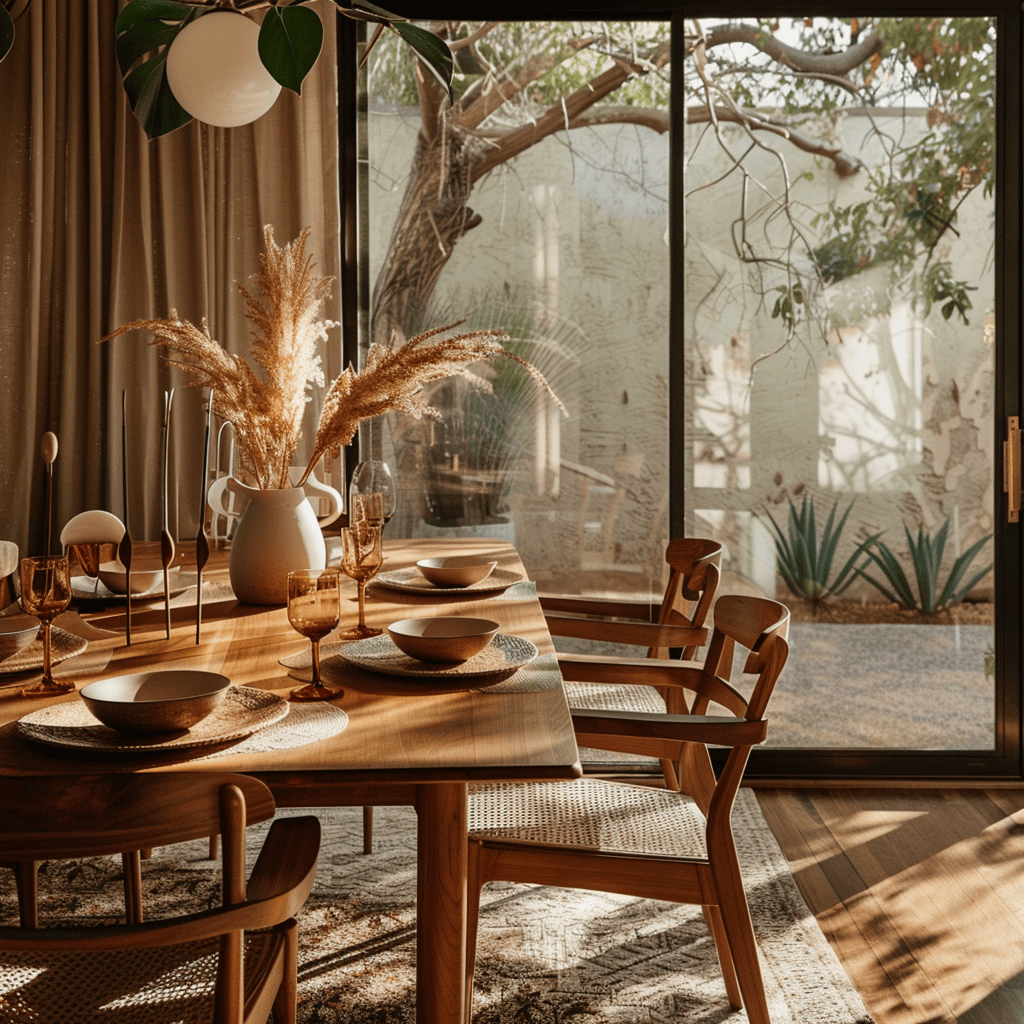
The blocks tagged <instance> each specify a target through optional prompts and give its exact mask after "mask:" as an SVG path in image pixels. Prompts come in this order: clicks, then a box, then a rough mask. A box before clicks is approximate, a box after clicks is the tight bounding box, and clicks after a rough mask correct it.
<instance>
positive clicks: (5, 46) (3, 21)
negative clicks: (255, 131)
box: [0, 3, 14, 60]
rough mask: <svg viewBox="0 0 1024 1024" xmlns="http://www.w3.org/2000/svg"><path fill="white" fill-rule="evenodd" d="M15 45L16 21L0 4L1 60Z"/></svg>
mask: <svg viewBox="0 0 1024 1024" xmlns="http://www.w3.org/2000/svg"><path fill="white" fill-rule="evenodd" d="M13 45H14V19H13V18H12V17H11V14H10V12H9V11H8V10H7V8H6V7H4V5H3V4H2V3H0V60H3V59H4V57H6V56H7V54H8V53H9V52H10V49H11V47H12V46H13Z"/></svg>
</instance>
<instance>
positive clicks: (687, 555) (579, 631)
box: [540, 537, 722, 789]
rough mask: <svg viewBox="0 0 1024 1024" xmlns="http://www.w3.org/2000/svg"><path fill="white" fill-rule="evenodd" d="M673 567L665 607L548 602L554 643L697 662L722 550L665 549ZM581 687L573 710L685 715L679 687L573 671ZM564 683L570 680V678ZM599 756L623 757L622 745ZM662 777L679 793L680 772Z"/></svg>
mask: <svg viewBox="0 0 1024 1024" xmlns="http://www.w3.org/2000/svg"><path fill="white" fill-rule="evenodd" d="M665 561H666V562H667V563H668V566H669V577H668V583H667V584H666V587H665V593H664V596H663V597H662V601H661V605H660V606H659V607H655V606H654V605H653V604H652V603H651V602H641V601H632V600H616V599H603V598H577V597H554V596H551V597H544V596H542V597H541V598H540V602H541V607H542V608H543V609H544V614H545V619H546V621H547V625H548V630H549V632H550V633H551V635H552V636H561V637H572V638H574V639H577V640H584V641H590V642H594V643H615V644H621V645H627V646H628V647H630V648H632V649H633V650H635V651H636V652H637V656H639V655H640V653H641V652H643V651H644V650H646V656H647V657H649V658H667V657H669V656H670V655H671V656H674V657H678V658H680V659H682V660H684V661H689V660H692V659H693V658H694V657H695V656H696V655H697V653H698V651H699V650H700V648H701V647H702V646H703V644H704V643H705V642H706V640H707V635H708V631H707V628H706V627H705V623H706V622H707V619H708V613H709V612H710V611H711V608H712V606H713V604H714V600H715V595H716V593H717V590H718V583H719V580H720V578H721V567H722V545H721V544H720V543H718V541H715V540H709V539H706V538H702V537H680V538H676V539H675V540H672V541H670V542H669V544H668V546H667V548H666V549H665ZM619 657H621V656H618V655H600V654H589V655H584V656H583V657H582V658H581V656H579V655H574V654H559V655H558V659H559V663H560V664H561V663H563V662H564V663H566V664H570V663H572V662H574V661H575V662H576V663H577V664H593V665H601V664H605V663H607V662H615V661H617V660H619ZM572 674H573V678H574V679H577V680H578V681H577V682H568V681H567V682H566V685H565V695H566V699H567V700H568V701H569V706H570V707H571V708H597V709H601V708H604V709H608V710H619V711H647V712H652V713H656V712H662V713H664V712H673V713H678V712H680V711H685V707H683V706H682V705H681V704H679V703H677V699H678V694H677V693H676V692H675V691H673V690H672V689H671V688H668V689H664V688H657V687H653V686H647V685H629V684H625V683H613V684H611V685H608V684H599V683H595V682H593V681H591V680H589V678H588V677H587V676H586V675H585V674H578V673H577V672H576V671H575V670H574V671H573V673H572ZM563 677H565V678H566V679H568V677H567V676H566V675H565V673H563ZM606 743H607V741H604V740H602V745H599V746H598V747H597V748H596V749H601V750H611V751H614V752H618V753H622V752H623V751H620V750H618V748H617V747H615V746H614V745H612V746H608V745H606ZM661 770H662V774H663V775H664V778H665V785H666V786H667V787H668V788H669V789H677V788H678V786H679V778H678V774H679V768H678V765H676V764H674V763H673V762H671V761H662V764H661Z"/></svg>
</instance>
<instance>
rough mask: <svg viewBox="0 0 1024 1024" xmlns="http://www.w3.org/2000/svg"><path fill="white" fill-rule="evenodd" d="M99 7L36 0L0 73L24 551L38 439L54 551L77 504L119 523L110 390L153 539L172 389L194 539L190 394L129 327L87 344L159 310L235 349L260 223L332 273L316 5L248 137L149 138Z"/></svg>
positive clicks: (14, 473)
mask: <svg viewBox="0 0 1024 1024" xmlns="http://www.w3.org/2000/svg"><path fill="white" fill-rule="evenodd" d="M116 6H117V5H115V4H113V3H107V2H104V3H99V4H93V3H87V4H84V3H81V0H35V2H33V3H32V4H31V6H30V7H29V8H28V11H27V12H26V13H25V14H24V15H23V16H22V17H21V18H20V19H19V21H18V22H17V25H16V29H17V35H16V38H15V43H14V48H13V50H12V51H11V53H10V54H9V55H8V57H7V58H6V60H4V61H3V62H2V63H0V95H2V96H3V103H4V108H5V110H4V118H3V121H2V127H0V134H2V136H3V155H2V156H0V167H2V168H3V177H2V182H3V191H4V197H3V201H2V205H0V267H2V276H0V385H2V392H0V393H2V395H3V397H2V398H0V538H4V539H10V540H13V541H15V542H16V543H17V544H18V545H19V547H20V548H21V550H22V553H23V554H25V553H38V552H39V551H41V550H42V548H43V546H44V545H45V543H46V541H45V537H44V534H45V528H44V519H45V497H44V495H45V468H44V464H43V460H42V456H41V453H40V442H41V438H42V435H43V434H44V432H46V431H47V430H52V431H53V432H54V433H55V434H56V435H57V437H58V440H59V452H58V456H57V460H56V462H55V464H54V467H53V470H54V472H53V480H54V513H53V538H54V540H53V543H54V545H55V546H56V545H57V544H58V543H59V542H58V540H57V538H58V537H59V534H60V530H61V528H62V526H63V524H64V523H66V522H67V521H68V519H70V518H71V517H72V516H73V515H75V514H76V513H78V512H82V511H84V510H87V509H106V510H107V511H110V512H113V513H114V514H115V515H117V516H119V517H121V516H122V513H123V502H122V486H121V421H122V416H121V403H122V392H124V395H125V397H126V404H127V422H128V464H129V481H130V486H129V506H130V521H129V528H130V530H131V534H132V537H133V538H134V539H135V540H146V539H150V540H152V539H156V538H158V537H159V533H160V528H161V518H162V515H161V507H160V491H161V487H160V485H161V474H160V464H161V459H160V435H161V428H162V420H163V407H164V392H165V391H166V390H169V389H171V388H174V389H175V396H174V403H173V409H172V416H171V424H172V429H171V445H170V448H171V454H170V465H169V483H170V491H171V501H170V510H169V516H170V524H169V525H170V528H171V532H172V533H174V534H175V535H177V536H178V537H179V538H183V539H184V538H189V537H194V536H195V533H196V530H197V525H198V515H199V510H200V494H201V486H202V484H201V475H202V440H203V435H204V432H205V426H206V414H205V397H206V396H205V395H204V394H201V393H200V392H199V391H198V389H196V388H194V387H188V386H187V382H188V378H187V376H186V375H184V374H183V373H182V372H181V371H179V370H172V369H170V368H168V367H166V366H165V365H164V364H163V363H162V361H161V360H160V359H159V357H158V354H157V352H156V350H155V349H153V348H152V347H150V345H148V344H147V342H148V340H149V336H148V335H146V334H145V333H144V332H135V333H133V334H130V335H126V336H123V337H121V338H118V339H116V340H114V341H113V342H108V343H104V344H103V345H97V344H96V341H97V339H98V338H100V337H102V336H103V335H104V334H106V333H107V332H108V331H110V330H111V329H113V328H115V327H117V326H119V325H120V324H123V323H125V322H127V321H129V320H134V319H138V318H141V317H166V316H168V315H169V313H170V311H171V309H175V310H177V312H178V314H179V316H182V317H184V318H187V319H189V320H192V321H193V322H194V323H197V324H198V323H199V321H200V320H201V319H202V318H203V317H206V318H207V320H208V322H209V327H210V331H211V334H212V335H213V337H214V338H216V339H217V340H218V341H220V342H222V343H223V344H224V345H225V346H226V347H227V348H228V349H229V350H230V351H232V352H236V353H239V354H247V353H248V350H249V323H248V321H247V320H246V319H245V317H244V304H243V301H242V299H241V296H240V294H239V292H238V288H237V283H238V282H243V283H246V284H249V283H250V278H251V277H252V275H253V274H254V273H255V272H256V271H257V269H258V257H259V252H260V250H261V249H262V247H263V226H264V225H265V224H271V225H273V227H274V231H275V238H276V240H277V242H278V244H283V243H285V242H287V241H290V240H291V239H293V238H295V237H296V236H297V235H298V234H299V232H300V231H301V230H302V229H303V228H304V227H306V226H308V227H310V228H311V234H310V240H309V251H310V252H312V253H313V254H314V255H315V257H316V261H317V267H318V270H319V272H320V273H322V274H324V275H327V276H331V277H334V278H337V276H338V273H339V267H340V252H341V238H340V211H339V192H338V158H337V74H336V69H337V61H336V52H335V32H334V16H333V14H331V13H330V10H329V9H325V10H321V11H320V12H319V13H320V14H321V16H322V17H323V20H324V23H325V30H326V34H325V42H324V49H323V52H322V54H321V57H320V60H319V61H318V62H317V65H316V67H315V68H314V70H313V72H312V73H311V74H310V76H309V77H308V78H307V79H306V81H305V83H304V85H303V89H302V96H301V97H297V96H295V95H294V94H292V93H290V92H288V91H282V94H281V96H280V98H279V99H278V101H277V103H276V104H275V105H274V107H273V108H272V109H271V111H270V112H269V113H268V114H266V115H265V116H264V117H263V118H261V119H260V120H259V121H257V122H255V123H254V124H252V125H246V126H243V127H240V128H232V129H221V128H211V127H209V126H207V125H202V124H199V123H198V122H195V121H193V122H191V123H190V124H189V125H187V126H186V127H185V128H182V129H180V130H178V131H177V132H174V133H172V134H171V135H168V136H164V137H163V138H160V139H157V140H154V141H152V142H150V141H147V139H146V136H145V133H144V132H143V131H142V128H141V126H140V125H139V123H138V122H137V121H136V119H135V117H134V115H133V114H132V113H131V110H130V109H129V108H128V105H127V102H126V100H125V97H124V92H123V89H122V87H121V81H120V76H119V72H118V68H117V62H116V58H115V55H114V21H115V18H116V14H117V10H116ZM337 291H338V290H337V288H335V289H334V292H335V294H334V296H333V297H332V299H331V301H330V302H329V303H328V307H327V309H326V310H325V315H326V316H327V317H328V318H329V319H332V320H338V319H340V308H339V300H338V298H337ZM329 348H330V351H329V352H326V353H324V359H325V364H326V366H325V368H326V370H327V373H328V375H329V376H330V375H334V374H336V373H337V372H339V370H340V362H341V357H340V335H339V332H338V331H337V330H335V331H333V332H332V337H331V341H330V343H329ZM319 397H320V396H318V395H317V396H314V400H313V402H312V403H311V405H310V411H309V420H310V423H311V424H315V419H316V415H317V413H318V411H319ZM215 429H216V428H215ZM307 433H308V434H309V435H310V437H311V436H312V430H311V429H310V430H309V431H307ZM299 455H300V456H302V455H303V452H301V451H300V452H299ZM215 457H216V456H215V455H212V456H211V466H212V464H213V461H214V460H215Z"/></svg>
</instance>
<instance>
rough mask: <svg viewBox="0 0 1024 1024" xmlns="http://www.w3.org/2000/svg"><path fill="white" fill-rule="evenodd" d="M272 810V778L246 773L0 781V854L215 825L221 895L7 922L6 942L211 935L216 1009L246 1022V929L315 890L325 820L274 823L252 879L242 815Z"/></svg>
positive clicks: (176, 939) (136, 943) (174, 942)
mask: <svg viewBox="0 0 1024 1024" xmlns="http://www.w3.org/2000/svg"><path fill="white" fill-rule="evenodd" d="M273 815H274V801H273V797H272V795H271V793H270V791H269V790H268V789H267V787H266V786H265V785H264V784H263V783H261V782H259V781H258V780H256V779H251V778H248V777H246V776H241V775H229V774H214V773H199V772H197V773H181V774H177V773H174V774H170V773H169V774H159V773H138V774H122V775H111V776H84V777H80V778H76V779H67V778H63V779H59V778H57V779H53V778H42V779H15V780H10V779H8V780H5V785H4V786H3V787H2V788H0V820H2V821H3V823H4V828H3V829H2V830H0V860H2V859H7V860H21V859H26V858H31V859H34V860H42V859H45V858H47V857H67V856H83V855H96V854H104V853H112V852H117V851H123V850H133V849H141V848H146V847H152V846H161V845H165V844H170V843H177V842H183V841H186V840H190V839H199V838H206V837H208V836H210V835H211V834H215V833H218V832H219V834H220V836H221V838H222V849H223V854H222V870H223V906H221V907H219V908H216V909H212V910H203V911H199V912H196V913H190V914H185V915H182V916H179V917H172V918H167V919H163V920H159V921H150V922H146V923H139V924H124V925H113V926H106V927H95V928H93V927H89V928H62V927H48V928H44V929H26V928H0V951H12V952H16V953H36V954H43V955H47V954H50V955H57V954H64V953H75V954H92V953H97V952H110V951H121V950H133V951H137V950H140V949H153V948H156V947H177V946H181V945H182V944H192V943H196V942H203V941H208V940H214V939H216V940H219V959H218V962H217V963H218V966H217V983H216V989H215V995H214V1001H215V1006H216V1009H215V1011H214V1018H213V1019H214V1020H216V1021H224V1022H233V1021H241V1020H242V1018H243V1005H242V1004H243V981H242V979H243V974H242V971H243V966H242V949H243V938H244V932H245V931H248V930H251V929H267V928H275V927H286V928H290V929H291V930H292V932H294V927H295V925H294V921H293V920H291V919H292V918H293V917H294V915H295V914H296V913H298V911H299V909H300V908H301V907H302V904H303V903H304V902H305V900H306V897H307V896H308V895H309V892H310V889H311V888H312V885H313V880H314V878H315V875H316V859H317V851H318V849H319V839H320V830H319V822H318V820H317V819H316V818H315V817H312V816H308V817H293V818H287V819H282V820H278V821H275V822H274V823H273V824H272V826H271V829H270V832H269V833H268V835H267V838H266V840H265V842H264V844H263V847H262V849H261V852H260V855H259V858H258V859H257V861H256V866H255V867H254V868H253V872H252V876H251V878H250V880H249V882H248V883H247V881H246V877H245V828H246V823H247V822H253V821H263V820H266V819H268V818H272V817H273ZM140 969H141V968H140ZM261 969H262V968H261ZM97 970H100V968H97ZM101 973H102V972H101ZM267 977H268V979H269V980H268V984H273V985H277V984H281V982H280V979H279V978H278V979H277V980H276V981H275V980H274V978H273V977H272V976H271V975H269V974H268V975H267ZM91 980H92V981H93V984H94V990H95V986H98V985H100V984H101V983H102V982H104V981H107V980H109V979H104V978H101V977H100V976H96V977H95V978H94V979H91ZM133 981H134V979H132V978H129V977H120V976H119V977H118V978H117V984H118V985H119V986H121V987H122V988H123V990H124V991H125V992H131V991H132V985H133ZM76 983H78V982H76ZM81 983H82V984H85V983H86V982H84V981H83V982H81ZM138 984H139V986H140V989H141V988H142V986H143V985H146V986H147V990H149V989H156V988H157V987H158V986H157V985H156V979H155V978H152V979H149V980H148V981H147V979H146V978H139V979H138ZM178 997H180V991H179V992H178ZM140 1019H142V1018H140Z"/></svg>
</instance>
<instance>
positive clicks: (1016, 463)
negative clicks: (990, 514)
mask: <svg viewBox="0 0 1024 1024" xmlns="http://www.w3.org/2000/svg"><path fill="white" fill-rule="evenodd" d="M1020 476H1021V470H1020V417H1019V416H1008V417H1007V418H1006V440H1005V441H1004V442H1003V490H1004V491H1005V492H1006V521H1007V522H1008V523H1018V522H1020V503H1021V493H1020V492H1021V483H1020Z"/></svg>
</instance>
